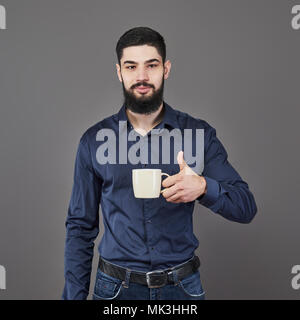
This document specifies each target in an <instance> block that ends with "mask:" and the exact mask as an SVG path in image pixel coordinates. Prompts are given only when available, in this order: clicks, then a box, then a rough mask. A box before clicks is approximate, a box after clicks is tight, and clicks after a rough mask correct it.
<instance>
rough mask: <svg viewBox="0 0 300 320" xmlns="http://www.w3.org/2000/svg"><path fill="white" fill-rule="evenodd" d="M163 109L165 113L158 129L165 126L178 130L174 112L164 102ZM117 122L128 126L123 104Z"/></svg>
mask: <svg viewBox="0 0 300 320" xmlns="http://www.w3.org/2000/svg"><path fill="white" fill-rule="evenodd" d="M163 108H164V109H165V113H164V115H163V119H162V121H161V122H160V123H159V125H158V127H165V125H169V126H171V127H172V128H178V127H179V125H178V120H177V116H176V111H175V110H174V109H173V108H172V107H171V106H170V105H168V104H167V103H166V102H165V101H163ZM117 118H118V121H122V120H123V121H127V124H128V125H129V124H130V122H129V119H128V117H127V114H126V106H125V103H123V105H122V107H121V109H120V111H119V112H118V114H117Z"/></svg>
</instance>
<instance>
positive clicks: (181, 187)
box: [162, 151, 206, 203]
mask: <svg viewBox="0 0 300 320" xmlns="http://www.w3.org/2000/svg"><path fill="white" fill-rule="evenodd" d="M177 162H178V164H179V168H180V170H179V172H178V173H177V174H174V175H173V176H169V177H168V178H166V179H165V180H164V181H163V182H162V186H163V187H166V188H165V189H163V190H162V195H163V196H164V197H165V199H166V200H167V201H168V202H172V203H180V202H190V201H194V200H195V199H197V198H198V197H200V196H201V195H202V194H203V193H206V181H205V179H204V177H202V176H199V175H198V174H197V173H196V172H195V171H193V169H192V168H190V167H189V166H188V164H187V163H186V162H185V160H184V158H183V151H179V152H178V154H177Z"/></svg>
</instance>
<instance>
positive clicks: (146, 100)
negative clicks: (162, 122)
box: [122, 78, 164, 114]
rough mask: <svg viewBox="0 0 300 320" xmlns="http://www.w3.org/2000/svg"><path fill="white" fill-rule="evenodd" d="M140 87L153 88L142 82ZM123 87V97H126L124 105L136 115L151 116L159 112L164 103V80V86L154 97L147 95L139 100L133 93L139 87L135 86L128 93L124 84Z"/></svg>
mask: <svg viewBox="0 0 300 320" xmlns="http://www.w3.org/2000/svg"><path fill="white" fill-rule="evenodd" d="M139 85H143V86H150V87H151V88H153V86H152V85H149V84H148V83H145V82H141V83H139ZM122 87H123V95H124V103H125V106H126V107H127V108H128V109H129V110H131V111H132V112H135V113H140V114H150V113H153V112H155V111H157V110H158V109H159V107H160V105H161V103H162V101H163V93H164V78H163V79H162V84H161V86H160V88H158V90H155V91H154V93H153V94H152V96H149V97H147V96H146V95H141V97H139V98H137V97H136V96H135V95H134V94H133V93H132V90H134V89H135V88H136V87H137V86H134V88H133V89H130V91H127V90H126V89H125V87H124V83H123V82H122Z"/></svg>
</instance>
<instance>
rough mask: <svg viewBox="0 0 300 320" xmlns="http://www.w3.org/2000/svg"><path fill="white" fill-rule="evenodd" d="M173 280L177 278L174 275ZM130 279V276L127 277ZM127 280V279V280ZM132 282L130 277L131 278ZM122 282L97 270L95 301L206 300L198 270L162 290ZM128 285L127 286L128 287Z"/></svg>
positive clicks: (161, 288)
mask: <svg viewBox="0 0 300 320" xmlns="http://www.w3.org/2000/svg"><path fill="white" fill-rule="evenodd" d="M174 272H175V271H174V270H173V271H172V273H173V279H176V278H174V276H175V277H177V275H174ZM127 278H128V276H127ZM127 278H126V279H127ZM129 280H130V277H129ZM129 280H128V281H126V280H125V281H122V280H120V279H117V278H114V277H112V276H110V275H108V274H106V273H103V272H102V271H101V270H100V269H99V268H98V269H97V275H96V281H95V287H94V293H93V300H204V299H205V292H204V290H203V288H202V284H201V280H200V272H199V270H197V271H196V272H194V273H193V274H190V275H188V276H187V277H185V278H183V279H181V280H179V281H175V282H176V284H175V283H172V284H167V285H165V286H163V287H160V288H149V287H148V286H147V285H143V284H139V283H135V282H130V281H129ZM126 283H127V285H126Z"/></svg>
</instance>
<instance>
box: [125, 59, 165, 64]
mask: <svg viewBox="0 0 300 320" xmlns="http://www.w3.org/2000/svg"><path fill="white" fill-rule="evenodd" d="M150 62H160V61H159V60H158V59H149V60H147V61H145V64H146V63H150ZM125 63H130V64H138V63H137V62H135V61H132V60H126V61H124V63H123V64H125Z"/></svg>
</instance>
